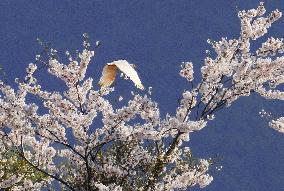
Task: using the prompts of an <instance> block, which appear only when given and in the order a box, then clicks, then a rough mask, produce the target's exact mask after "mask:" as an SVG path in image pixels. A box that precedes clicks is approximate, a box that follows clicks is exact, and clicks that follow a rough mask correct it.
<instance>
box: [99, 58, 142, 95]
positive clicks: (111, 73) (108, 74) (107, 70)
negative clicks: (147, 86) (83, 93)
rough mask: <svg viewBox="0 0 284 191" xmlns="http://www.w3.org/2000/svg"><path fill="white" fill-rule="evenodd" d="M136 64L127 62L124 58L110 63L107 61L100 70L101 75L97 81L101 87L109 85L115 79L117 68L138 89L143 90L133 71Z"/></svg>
mask: <svg viewBox="0 0 284 191" xmlns="http://www.w3.org/2000/svg"><path fill="white" fill-rule="evenodd" d="M135 68H136V66H135V65H134V64H129V63H128V61H126V60H116V61H113V62H111V63H107V64H106V65H105V66H104V68H103V71H102V76H101V78H100V81H99V85H100V86H101V87H108V86H111V85H112V84H113V82H114V80H115V77H116V72H117V69H119V70H120V71H121V72H123V73H124V74H125V75H126V76H127V77H129V78H130V80H132V81H133V82H134V84H135V86H136V87H137V88H138V89H141V90H144V86H143V84H142V82H141V80H140V78H139V76H138V74H137V72H136V71H135Z"/></svg>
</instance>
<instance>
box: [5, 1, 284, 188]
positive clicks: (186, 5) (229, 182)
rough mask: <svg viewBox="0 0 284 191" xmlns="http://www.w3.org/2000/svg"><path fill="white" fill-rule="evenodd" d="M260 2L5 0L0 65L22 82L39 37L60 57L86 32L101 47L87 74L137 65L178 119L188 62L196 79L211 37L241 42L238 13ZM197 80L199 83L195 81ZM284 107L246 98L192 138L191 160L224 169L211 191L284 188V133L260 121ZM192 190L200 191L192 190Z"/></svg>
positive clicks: (122, 84)
mask: <svg viewBox="0 0 284 191" xmlns="http://www.w3.org/2000/svg"><path fill="white" fill-rule="evenodd" d="M258 3H259V1H257V0H237V1H236V0H203V1H200V0H175V1H174V0H173V1H169V0H166V1H165V0H164V1H153V0H144V1H141V0H140V1H139V0H131V1H129V0H120V1H118V0H111V1H110V0H109V1H103V0H102V1H94V0H93V1H71V0H61V1H55V0H49V1H43V0H41V1H39V0H27V1H20V0H19V1H15V0H1V1H0V64H1V65H2V66H3V67H4V69H5V71H6V73H7V74H8V76H7V77H8V82H9V83H11V84H12V83H13V79H14V78H15V77H19V76H20V77H23V75H24V69H25V67H26V66H27V64H28V63H30V62H33V61H34V57H35V55H36V54H38V53H39V52H40V51H41V50H42V49H41V47H40V46H39V45H38V43H37V42H36V38H37V37H39V38H41V39H42V40H43V41H45V42H51V43H52V45H53V47H54V48H56V49H57V50H59V51H63V52H64V51H65V50H66V49H68V50H70V51H71V52H72V51H73V52H74V51H75V50H76V49H81V47H82V46H81V44H82V34H83V33H85V32H87V33H88V34H89V36H90V39H91V43H93V44H94V43H95V42H96V41H97V40H100V41H101V42H102V46H101V47H100V48H99V49H98V50H97V52H96V56H95V58H94V60H93V61H92V64H91V66H90V68H89V71H88V75H89V76H93V77H94V79H95V81H98V79H99V77H100V73H101V70H102V68H103V66H104V64H105V63H107V62H110V61H113V60H116V59H127V60H128V61H130V62H132V63H135V64H136V65H138V67H139V72H140V76H141V78H142V81H143V82H144V84H145V86H146V87H148V86H152V87H153V99H154V100H156V101H157V102H158V103H159V106H160V108H161V113H162V114H163V115H164V114H165V113H167V112H168V113H174V111H175V108H176V107H177V105H178V102H177V100H178V99H179V98H180V95H181V93H182V91H183V90H184V89H187V88H188V89H189V84H188V83H187V82H186V81H185V80H184V79H182V78H180V77H179V75H178V71H179V69H180V68H179V66H180V63H181V62H182V61H192V62H193V64H194V68H195V73H196V75H197V76H200V72H199V69H200V67H201V66H202V64H203V59H204V57H205V50H206V49H209V48H210V46H209V45H208V44H207V42H206V41H207V39H208V38H211V39H213V40H219V39H220V38H221V37H228V38H238V35H239V31H240V23H239V19H238V17H237V11H236V7H238V9H240V10H242V9H250V8H255V7H256V6H257V5H258ZM265 5H266V8H267V11H268V12H270V11H272V10H274V9H276V8H278V9H280V10H282V11H284V3H283V0H267V1H265ZM271 35H272V36H275V37H283V36H284V18H282V19H280V21H278V22H276V23H275V24H274V25H273V26H272V28H270V31H269V34H268V35H266V36H265V37H264V38H261V39H260V40H259V41H258V42H257V43H259V42H261V41H263V40H264V39H265V38H267V37H268V36H271ZM197 76H196V77H197ZM39 78H40V79H41V80H44V81H45V85H46V87H47V86H48V87H49V88H54V89H60V88H61V87H60V84H58V83H54V81H53V80H52V79H51V78H49V77H48V76H47V75H46V73H44V72H42V73H40V76H39ZM130 90H134V87H133V86H132V84H131V83H130V82H127V81H123V80H120V81H119V83H117V87H116V91H118V92H120V93H121V94H122V95H123V94H127V92H129V91H130ZM283 106H284V103H281V102H277V101H271V100H264V99H262V98H261V97H260V96H258V95H252V96H250V97H244V98H241V99H239V101H238V102H236V103H235V104H233V105H232V106H231V107H230V108H227V109H224V110H222V111H220V112H219V113H218V114H217V115H216V120H214V121H212V122H210V123H209V126H208V127H207V128H205V129H203V130H202V131H200V132H196V133H193V134H192V135H191V140H190V142H189V145H190V146H191V148H192V150H193V154H194V155H195V156H199V157H205V158H208V157H210V156H212V155H220V156H221V157H222V158H223V159H222V161H221V163H220V164H221V165H223V169H222V170H221V171H216V170H215V171H212V174H213V175H214V178H215V179H214V182H213V183H212V184H211V185H210V186H208V187H207V188H206V189H205V190H209V191H219V190H230V191H239V190H248V191H256V190H271V191H279V190H284V163H283V159H284V135H283V134H279V133H277V132H275V131H274V130H272V129H270V128H268V127H267V124H266V123H265V121H264V120H263V119H261V118H260V117H259V116H258V111H260V110H261V109H262V108H265V109H267V110H268V111H271V112H273V113H274V114H275V115H277V116H279V115H281V114H283V113H284V110H283V109H282V108H283ZM191 190H199V189H198V188H194V189H191Z"/></svg>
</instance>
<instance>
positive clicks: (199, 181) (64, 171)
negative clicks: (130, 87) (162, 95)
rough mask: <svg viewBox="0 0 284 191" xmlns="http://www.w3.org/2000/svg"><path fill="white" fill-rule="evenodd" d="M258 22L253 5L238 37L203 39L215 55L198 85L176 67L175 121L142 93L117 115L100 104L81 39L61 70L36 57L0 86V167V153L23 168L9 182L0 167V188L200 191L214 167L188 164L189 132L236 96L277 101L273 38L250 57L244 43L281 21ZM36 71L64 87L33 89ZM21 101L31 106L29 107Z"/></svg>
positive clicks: (103, 98)
mask: <svg viewBox="0 0 284 191" xmlns="http://www.w3.org/2000/svg"><path fill="white" fill-rule="evenodd" d="M264 14H265V8H264V5H263V3H260V5H259V6H258V7H257V9H251V10H248V11H240V12H239V13H238V17H239V18H240V21H241V31H240V37H238V38H236V39H227V38H222V39H221V40H220V41H213V40H208V43H209V44H211V45H212V48H213V49H214V51H215V52H216V55H215V56H214V57H213V56H211V57H210V56H208V57H206V58H205V60H204V66H202V68H201V73H202V80H201V82H195V80H194V76H193V74H194V72H193V64H192V63H191V62H184V63H183V64H182V65H181V66H182V68H181V71H180V75H181V76H182V77H184V78H185V79H186V80H187V81H188V83H189V86H188V87H189V88H188V89H186V90H184V92H183V93H182V99H181V100H180V102H179V105H178V107H177V109H176V113H175V115H169V114H167V115H166V116H165V117H162V116H160V113H159V108H158V104H157V103H156V102H155V101H153V100H151V98H150V94H147V93H144V92H143V91H141V92H140V93H134V94H133V96H132V98H131V99H130V100H129V101H128V103H126V105H125V106H123V107H120V108H118V107H117V106H116V105H115V103H111V102H110V100H109V99H108V95H109V94H113V93H115V92H114V88H109V87H105V88H101V89H98V88H96V87H94V86H93V84H94V83H93V79H92V78H91V77H88V76H86V71H87V68H88V65H89V64H90V62H91V59H92V57H94V55H95V52H94V51H93V50H91V46H90V44H89V42H88V41H87V40H86V39H87V37H86V35H85V41H84V49H83V50H82V52H80V53H78V58H76V59H75V58H72V56H71V55H70V54H69V52H66V54H67V57H68V60H69V61H68V63H67V64H63V63H62V62H61V61H60V60H59V58H58V57H57V51H56V50H54V49H51V50H50V52H49V53H48V60H47V61H44V60H43V59H42V58H41V57H40V56H37V57H36V63H32V64H29V66H28V67H27V69H26V73H27V74H26V77H25V79H23V80H20V79H17V80H16V82H17V86H18V87H17V88H16V89H14V88H12V87H11V86H9V85H7V84H5V83H4V82H1V83H0V90H1V98H0V122H1V130H0V135H1V139H0V140H1V141H0V146H1V151H3V152H1V153H0V159H1V160H2V161H4V162H7V161H9V160H10V161H11V162H10V163H7V164H13V160H12V159H11V157H9V155H7V152H9V153H12V156H13V157H14V159H15V160H14V161H22V166H25V168H26V169H29V170H26V171H25V170H22V171H19V170H17V173H14V174H13V173H7V169H4V168H2V167H1V168H0V175H1V176H0V177H1V178H0V187H1V188H8V189H10V190H40V189H43V188H50V189H51V188H52V187H54V188H58V187H62V188H63V189H65V190H82V191H92V190H117V191H119V190H142V191H147V190H174V189H181V190H186V189H187V188H188V187H192V186H196V185H197V186H199V187H201V188H204V187H206V186H207V185H209V184H210V183H211V182H212V181H213V177H212V176H211V175H209V173H208V171H209V169H210V166H211V165H212V163H213V162H214V161H213V160H212V159H198V158H195V157H193V154H192V152H191V150H190V148H189V147H188V143H187V142H188V140H189V136H190V134H191V133H192V132H194V131H198V130H201V129H202V128H204V127H206V126H207V122H208V120H214V113H216V112H217V111H218V110H220V109H223V108H225V107H229V106H230V105H231V104H232V103H233V102H235V101H236V100H237V99H238V98H240V97H241V96H249V95H250V94H251V93H258V94H260V95H261V96H263V97H265V98H267V99H280V100H281V99H282V98H283V95H284V93H283V92H281V91H280V90H276V89H275V88H276V87H277V86H278V85H280V84H282V82H283V81H284V75H283V72H284V57H283V56H282V57H276V55H278V54H281V53H283V39H277V38H268V39H267V41H266V42H264V43H263V44H262V46H261V47H260V48H259V49H258V50H256V51H252V50H251V49H250V44H251V42H252V41H253V40H256V39H258V38H259V37H261V36H263V35H264V34H266V33H267V29H268V28H269V27H270V26H271V24H272V23H274V22H275V21H276V20H278V19H279V18H280V17H281V15H282V14H281V12H280V11H278V10H275V11H273V12H272V13H270V14H268V15H267V16H264ZM40 64H41V65H42V64H43V65H44V66H46V67H47V68H48V73H49V74H50V75H53V76H55V77H57V78H58V79H59V80H62V81H63V82H64V84H65V87H64V88H65V89H64V88H62V89H64V90H62V91H46V90H44V89H43V88H42V87H41V85H40V84H39V82H38V81H37V71H38V67H39V65H40ZM142 81H143V80H142ZM29 96H33V97H36V98H37V99H38V100H40V103H41V104H39V102H31V101H29V99H28V97H29ZM39 111H41V112H39ZM42 111H44V112H45V113H44V114H42ZM95 120H96V121H97V120H100V121H101V122H100V123H97V122H95ZM70 132H71V133H70ZM6 151H7V152H6ZM15 157H16V158H15ZM0 163H1V162H0ZM8 171H9V170H8ZM27 171H28V172H30V175H29V174H27ZM10 172H11V171H10Z"/></svg>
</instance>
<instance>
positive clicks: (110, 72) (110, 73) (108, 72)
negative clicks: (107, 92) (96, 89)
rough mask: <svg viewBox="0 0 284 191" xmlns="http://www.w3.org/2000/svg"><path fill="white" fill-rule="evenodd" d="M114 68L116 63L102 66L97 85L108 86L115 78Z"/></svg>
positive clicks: (115, 68)
mask: <svg viewBox="0 0 284 191" xmlns="http://www.w3.org/2000/svg"><path fill="white" fill-rule="evenodd" d="M116 70H117V67H116V65H109V64H107V65H105V67H104V68H103V72H102V76H101V78H100V81H99V85H100V86H101V87H108V86H110V85H111V84H112V83H113V82H114V80H115V76H116Z"/></svg>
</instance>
